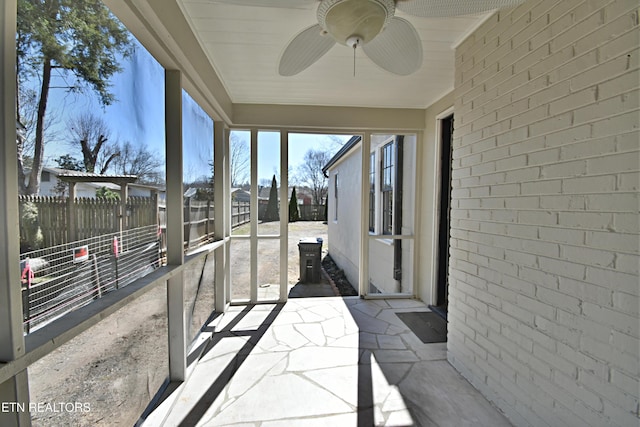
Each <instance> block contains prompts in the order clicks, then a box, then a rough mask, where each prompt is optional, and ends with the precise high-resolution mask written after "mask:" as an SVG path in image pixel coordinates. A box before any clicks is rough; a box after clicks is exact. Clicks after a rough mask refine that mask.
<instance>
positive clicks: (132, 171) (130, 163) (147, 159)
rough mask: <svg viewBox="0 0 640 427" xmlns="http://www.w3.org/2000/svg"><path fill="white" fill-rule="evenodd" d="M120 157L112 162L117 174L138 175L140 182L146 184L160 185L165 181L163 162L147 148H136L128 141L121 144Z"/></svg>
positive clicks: (143, 146)
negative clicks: (162, 173) (161, 169)
mask: <svg viewBox="0 0 640 427" xmlns="http://www.w3.org/2000/svg"><path fill="white" fill-rule="evenodd" d="M119 151H120V155H119V156H117V157H116V158H115V159H114V161H113V162H112V165H113V170H114V172H115V173H118V174H122V175H136V176H137V177H138V181H139V182H141V183H145V184H159V183H161V182H162V181H163V180H162V178H161V174H160V167H161V166H162V163H163V162H162V160H161V159H160V158H159V157H158V156H157V155H155V154H153V153H152V152H151V151H149V150H148V149H147V146H146V145H144V144H142V145H137V146H134V145H133V144H131V142H129V141H126V142H124V143H123V144H120V149H119Z"/></svg>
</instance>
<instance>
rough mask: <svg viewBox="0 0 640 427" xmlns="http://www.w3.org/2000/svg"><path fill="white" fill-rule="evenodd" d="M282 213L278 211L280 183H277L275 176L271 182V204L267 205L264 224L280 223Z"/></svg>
mask: <svg viewBox="0 0 640 427" xmlns="http://www.w3.org/2000/svg"><path fill="white" fill-rule="evenodd" d="M279 220H280V211H279V209H278V183H277V182H276V175H275V174H274V175H273V179H272V180H271V191H269V202H268V204H267V210H266V212H265V213H264V219H263V220H262V222H270V221H279Z"/></svg>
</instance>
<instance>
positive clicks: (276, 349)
mask: <svg viewBox="0 0 640 427" xmlns="http://www.w3.org/2000/svg"><path fill="white" fill-rule="evenodd" d="M406 310H425V311H427V310H428V309H427V307H426V306H425V305H424V304H422V303H420V302H418V301H415V300H363V299H360V298H358V297H348V298H339V297H330V298H326V297H323V298H305V299H295V300H289V301H288V302H287V303H286V304H279V305H277V304H267V305H256V306H247V307H231V309H230V310H229V311H228V312H227V313H225V314H224V315H223V316H222V319H219V320H218V324H217V325H216V328H215V330H216V333H214V334H213V336H212V338H211V342H210V343H209V347H208V348H207V349H206V350H205V353H204V354H203V356H202V357H201V359H200V360H199V362H198V363H197V365H196V366H195V368H192V374H191V375H190V376H189V378H188V379H187V381H186V383H185V384H184V385H183V386H181V387H180V388H179V389H178V390H177V392H176V393H177V396H172V397H171V405H172V406H171V408H170V410H169V411H168V415H166V413H167V409H166V405H165V407H164V408H163V411H164V412H165V415H164V416H160V415H159V414H158V415H157V416H156V414H151V416H150V417H149V418H148V419H147V420H146V422H145V423H144V424H143V425H145V426H161V425H163V426H177V425H198V426H211V427H219V426H231V425H233V426H252V427H265V426H268V427H279V426H282V427H288V426H296V427H298V426H338V427H342V426H345V427H349V426H359V425H375V426H425V427H426V426H446V425H452V426H459V425H482V426H489V425H490V426H508V425H510V424H509V422H508V421H507V420H506V419H505V418H504V417H503V416H502V415H501V414H500V413H499V412H498V411H497V410H496V409H495V408H494V407H493V406H492V405H491V404H490V403H489V402H488V401H487V400H486V399H485V398H484V397H482V396H481V395H480V393H479V392H478V391H476V390H475V389H474V388H473V387H472V386H471V385H470V384H469V383H468V382H467V381H466V380H465V379H464V378H462V376H461V375H460V374H458V373H457V372H456V371H455V370H454V369H453V367H452V366H451V365H450V364H449V363H448V362H447V360H446V343H437V344H423V343H422V342H421V341H420V340H419V339H418V338H417V337H415V335H413V333H412V332H411V331H410V330H409V329H408V328H407V327H406V326H405V325H404V324H403V323H402V322H400V323H398V322H397V316H395V313H396V312H399V311H406Z"/></svg>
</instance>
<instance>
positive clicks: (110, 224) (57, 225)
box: [18, 196, 158, 247]
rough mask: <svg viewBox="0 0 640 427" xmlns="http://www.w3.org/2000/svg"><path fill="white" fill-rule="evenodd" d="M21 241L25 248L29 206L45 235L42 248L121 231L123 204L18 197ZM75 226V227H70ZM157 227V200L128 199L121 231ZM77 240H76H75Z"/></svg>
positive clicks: (112, 200)
mask: <svg viewBox="0 0 640 427" xmlns="http://www.w3.org/2000/svg"><path fill="white" fill-rule="evenodd" d="M18 203H19V208H20V241H21V242H23V244H24V243H26V244H28V243H29V242H30V240H31V239H32V238H31V237H30V234H31V233H30V230H29V227H30V226H29V221H28V215H25V212H27V211H28V210H29V205H30V206H32V207H35V208H36V210H35V212H36V215H37V225H38V226H39V227H40V231H41V233H42V239H43V241H42V245H43V247H51V246H57V245H62V244H65V243H68V242H70V241H74V240H82V239H87V238H90V237H94V236H100V235H103V234H108V233H115V232H118V231H120V228H121V223H120V209H121V205H120V200H118V199H115V200H114V199H104V198H88V197H79V198H76V199H75V201H74V203H73V204H71V209H73V212H72V213H73V215H71V214H70V212H69V209H70V204H69V200H68V198H67V197H48V196H19V198H18ZM71 222H74V224H71ZM157 223H158V202H157V199H156V198H150V197H129V198H128V199H127V204H126V208H125V212H124V215H123V217H122V230H130V229H134V228H139V227H145V226H148V225H154V224H157ZM72 237H75V238H72Z"/></svg>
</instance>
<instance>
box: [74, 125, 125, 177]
mask: <svg viewBox="0 0 640 427" xmlns="http://www.w3.org/2000/svg"><path fill="white" fill-rule="evenodd" d="M67 130H68V131H69V134H70V135H71V141H69V145H71V146H72V147H74V148H80V150H81V151H82V158H83V162H84V170H85V171H86V172H92V173H93V172H96V173H99V174H103V173H105V172H106V171H107V169H108V168H109V164H110V163H111V162H112V161H113V160H114V159H115V158H116V157H117V156H118V155H119V154H120V153H119V151H118V150H117V148H114V144H111V146H110V147H109V149H106V148H107V147H108V146H107V145H105V144H107V143H108V141H109V138H110V136H111V131H110V130H109V126H108V125H107V122H106V121H105V120H104V119H103V118H102V117H99V116H96V115H95V114H93V113H84V114H81V115H79V116H77V117H75V118H74V119H72V120H70V121H69V122H68V123H67ZM97 165H100V168H99V169H98V170H96V166H97Z"/></svg>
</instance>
